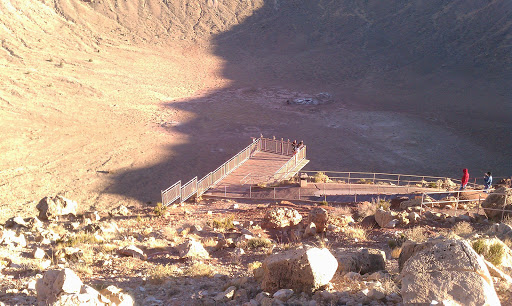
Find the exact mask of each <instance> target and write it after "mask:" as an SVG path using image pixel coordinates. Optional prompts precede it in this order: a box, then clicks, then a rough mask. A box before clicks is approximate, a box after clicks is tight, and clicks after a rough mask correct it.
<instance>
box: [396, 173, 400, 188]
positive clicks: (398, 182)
mask: <svg viewBox="0 0 512 306" xmlns="http://www.w3.org/2000/svg"><path fill="white" fill-rule="evenodd" d="M396 185H397V186H400V174H399V175H398V179H397V180H396Z"/></svg>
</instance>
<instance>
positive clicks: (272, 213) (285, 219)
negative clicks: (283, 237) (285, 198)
mask: <svg viewBox="0 0 512 306" xmlns="http://www.w3.org/2000/svg"><path fill="white" fill-rule="evenodd" d="M300 221H302V215H301V214H299V212H298V211H297V210H296V209H293V208H286V207H278V208H274V209H271V210H269V211H267V213H266V214H265V217H264V219H263V226H264V227H267V228H283V227H287V226H293V225H297V224H299V223H300Z"/></svg>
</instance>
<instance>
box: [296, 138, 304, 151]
mask: <svg viewBox="0 0 512 306" xmlns="http://www.w3.org/2000/svg"><path fill="white" fill-rule="evenodd" d="M303 146H304V141H302V140H301V141H300V142H299V145H298V146H297V148H298V149H299V150H300V149H302V147H303Z"/></svg>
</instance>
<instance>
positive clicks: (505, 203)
mask: <svg viewBox="0 0 512 306" xmlns="http://www.w3.org/2000/svg"><path fill="white" fill-rule="evenodd" d="M507 196H508V194H506V193H505V199H504V200H503V212H502V213H501V222H503V217H504V216H505V207H506V206H507Z"/></svg>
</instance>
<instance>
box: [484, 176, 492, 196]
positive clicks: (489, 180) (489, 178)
mask: <svg viewBox="0 0 512 306" xmlns="http://www.w3.org/2000/svg"><path fill="white" fill-rule="evenodd" d="M484 185H485V188H484V190H485V192H487V193H489V188H491V185H492V173H491V172H490V171H489V172H487V173H486V174H485V176H484Z"/></svg>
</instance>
